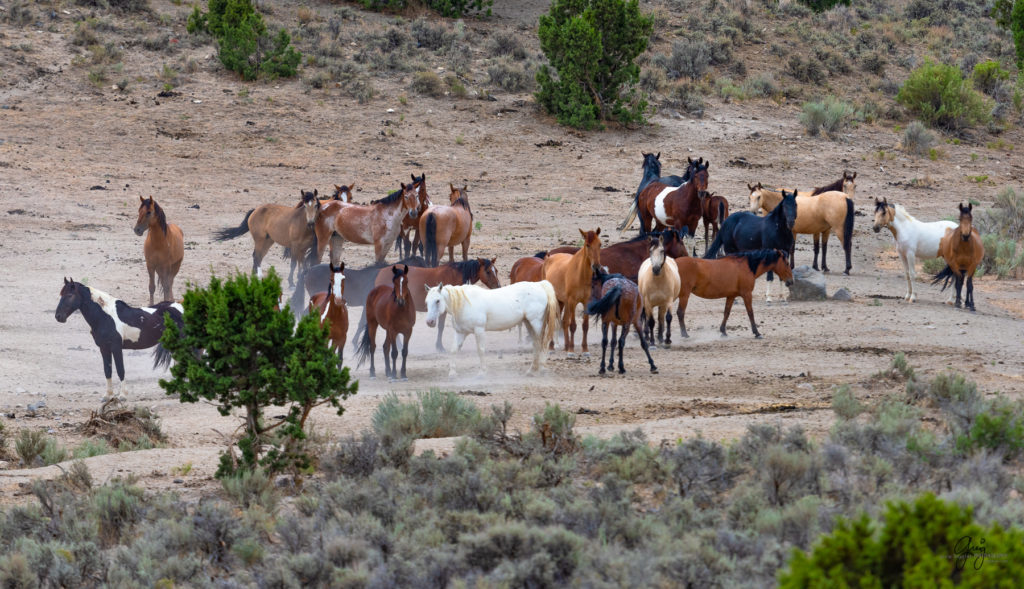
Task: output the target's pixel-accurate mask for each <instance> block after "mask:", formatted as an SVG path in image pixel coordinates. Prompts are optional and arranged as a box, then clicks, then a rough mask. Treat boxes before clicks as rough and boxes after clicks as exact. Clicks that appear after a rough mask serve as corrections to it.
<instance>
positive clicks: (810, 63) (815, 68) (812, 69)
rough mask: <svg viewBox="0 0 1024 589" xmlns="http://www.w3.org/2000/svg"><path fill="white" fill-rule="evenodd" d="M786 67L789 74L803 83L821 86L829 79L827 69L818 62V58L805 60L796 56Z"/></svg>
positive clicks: (791, 58) (790, 59)
mask: <svg viewBox="0 0 1024 589" xmlns="http://www.w3.org/2000/svg"><path fill="white" fill-rule="evenodd" d="M786 66H787V69H786V71H788V72H789V75H791V76H793V77H794V78H796V79H797V80H800V81H801V82H806V83H808V84H817V85H819V86H820V85H823V84H824V83H825V81H826V80H827V79H828V75H827V73H826V72H825V67H824V66H823V65H822V64H821V62H820V61H818V58H817V57H808V58H807V59H804V58H802V57H800V56H799V55H794V56H792V57H790V58H789V61H788V62H786Z"/></svg>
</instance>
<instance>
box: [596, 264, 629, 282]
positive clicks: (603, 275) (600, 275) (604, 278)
mask: <svg viewBox="0 0 1024 589" xmlns="http://www.w3.org/2000/svg"><path fill="white" fill-rule="evenodd" d="M614 278H626V277H625V276H623V275H622V274H619V273H615V274H611V273H608V272H605V270H604V266H601V267H599V268H598V269H597V270H594V276H593V280H600V281H601V284H604V283H605V282H608V281H609V280H612V279H614Z"/></svg>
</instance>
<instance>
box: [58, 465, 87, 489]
mask: <svg viewBox="0 0 1024 589" xmlns="http://www.w3.org/2000/svg"><path fill="white" fill-rule="evenodd" d="M61 480H62V481H63V482H64V483H65V484H66V485H67V486H68V487H70V488H72V489H76V490H78V491H89V490H91V489H92V473H91V472H89V467H88V466H86V464H85V462H84V461H82V460H80V459H79V460H75V461H74V462H72V463H71V466H69V467H68V470H67V471H66V472H64V473H63V474H62V475H61Z"/></svg>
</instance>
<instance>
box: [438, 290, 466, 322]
mask: <svg viewBox="0 0 1024 589" xmlns="http://www.w3.org/2000/svg"><path fill="white" fill-rule="evenodd" d="M443 290H444V292H446V293H448V312H449V313H451V314H452V316H454V317H457V316H458V315H459V312H460V311H462V307H464V306H465V305H466V293H465V291H464V285H463V286H456V285H451V284H446V285H445V286H444V288H443Z"/></svg>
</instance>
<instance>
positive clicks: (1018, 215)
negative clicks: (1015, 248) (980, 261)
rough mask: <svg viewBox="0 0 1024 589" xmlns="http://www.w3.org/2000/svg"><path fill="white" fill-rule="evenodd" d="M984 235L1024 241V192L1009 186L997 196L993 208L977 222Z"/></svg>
mask: <svg viewBox="0 0 1024 589" xmlns="http://www.w3.org/2000/svg"><path fill="white" fill-rule="evenodd" d="M976 222H977V223H978V229H979V230H980V231H981V233H982V234H986V233H992V234H995V235H998V236H1000V237H1005V238H1007V239H1011V240H1021V239H1024V191H1020V192H1018V191H1017V190H1015V189H1014V188H1013V187H1010V186H1007V187H1005V188H1003V189H1002V190H1000V191H999V192H998V193H997V194H996V200H995V202H994V203H993V204H992V207H991V208H989V209H988V210H986V211H985V213H984V214H983V215H981V216H980V218H978V219H977V220H976Z"/></svg>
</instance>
